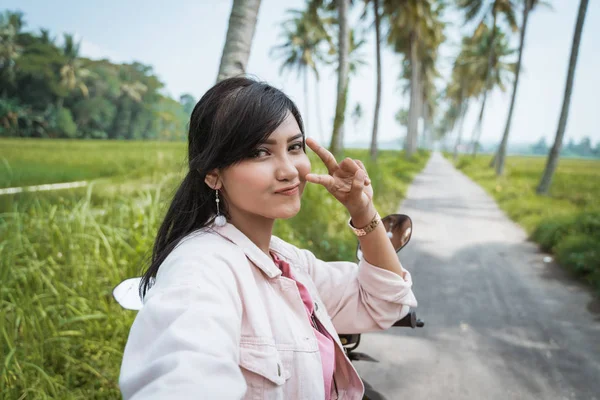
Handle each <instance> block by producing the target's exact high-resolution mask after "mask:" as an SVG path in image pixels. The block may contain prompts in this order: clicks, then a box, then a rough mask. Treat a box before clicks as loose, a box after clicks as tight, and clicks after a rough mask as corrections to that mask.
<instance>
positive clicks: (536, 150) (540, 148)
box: [531, 136, 548, 155]
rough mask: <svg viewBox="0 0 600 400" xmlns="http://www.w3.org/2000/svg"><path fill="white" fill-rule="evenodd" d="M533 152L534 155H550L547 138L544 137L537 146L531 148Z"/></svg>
mask: <svg viewBox="0 0 600 400" xmlns="http://www.w3.org/2000/svg"><path fill="white" fill-rule="evenodd" d="M531 151H532V153H533V154H540V155H541V154H548V144H547V143H546V138H545V137H544V136H542V137H541V138H540V140H538V141H537V143H536V144H534V145H533V146H531Z"/></svg>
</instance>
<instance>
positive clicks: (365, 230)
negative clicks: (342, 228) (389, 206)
mask: <svg viewBox="0 0 600 400" xmlns="http://www.w3.org/2000/svg"><path fill="white" fill-rule="evenodd" d="M380 222H381V217H380V216H379V213H378V212H376V213H375V216H374V217H373V219H372V220H371V222H369V224H368V225H367V226H365V227H364V228H355V227H354V226H352V218H350V219H349V220H348V226H349V227H350V229H352V232H354V234H355V235H356V236H359V237H360V236H365V235H366V234H368V233H371V232H373V231H374V230H375V228H377V225H379V223H380Z"/></svg>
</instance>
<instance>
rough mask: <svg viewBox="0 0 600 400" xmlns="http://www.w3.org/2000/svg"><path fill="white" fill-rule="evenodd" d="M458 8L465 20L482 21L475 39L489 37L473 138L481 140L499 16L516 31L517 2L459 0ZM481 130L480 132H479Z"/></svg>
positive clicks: (475, 144) (474, 143)
mask: <svg viewBox="0 0 600 400" xmlns="http://www.w3.org/2000/svg"><path fill="white" fill-rule="evenodd" d="M458 7H459V8H462V9H463V10H464V11H465V20H466V21H467V22H472V21H475V20H477V19H479V20H480V22H479V24H478V26H477V29H476V30H475V34H474V38H477V37H478V36H480V35H482V34H486V31H487V32H491V34H490V33H487V35H489V38H487V40H488V42H489V45H488V50H489V53H488V54H487V56H488V69H487V72H486V77H485V82H486V85H485V88H486V90H485V91H484V92H483V101H482V107H481V112H480V116H479V119H478V122H477V124H476V125H475V131H474V132H473V137H474V138H475V137H476V138H479V137H480V136H481V125H482V121H483V113H484V111H485V104H486V100H487V95H488V91H487V87H490V86H493V85H492V84H491V83H490V82H489V80H490V79H492V77H491V73H492V67H491V65H492V63H493V62H494V57H495V55H494V51H495V50H496V46H495V41H496V33H497V32H499V31H498V30H497V29H496V28H497V27H498V16H503V17H504V19H505V20H506V23H507V24H508V26H509V27H510V28H511V29H512V30H513V31H516V30H517V29H518V27H517V22H516V18H515V9H516V5H515V1H514V0H458ZM489 19H491V29H490V28H489V26H488V24H489V21H488V20H489ZM477 130H479V132H477ZM477 143H478V141H477V142H473V156H475V155H476V154H477Z"/></svg>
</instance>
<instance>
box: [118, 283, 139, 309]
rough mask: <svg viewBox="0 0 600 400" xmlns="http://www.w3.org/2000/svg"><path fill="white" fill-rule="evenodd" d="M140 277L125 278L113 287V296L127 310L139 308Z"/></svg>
mask: <svg viewBox="0 0 600 400" xmlns="http://www.w3.org/2000/svg"><path fill="white" fill-rule="evenodd" d="M141 281H142V278H141V277H138V278H129V279H125V280H124V281H123V282H121V283H119V284H118V285H117V286H116V287H115V288H114V289H113V297H114V298H115V300H116V301H117V303H119V304H120V305H121V307H123V308H125V309H127V310H141V309H142V306H143V305H144V304H143V303H142V299H141V298H140V292H139V287H140V282H141Z"/></svg>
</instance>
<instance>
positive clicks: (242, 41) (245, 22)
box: [217, 0, 260, 82]
mask: <svg viewBox="0 0 600 400" xmlns="http://www.w3.org/2000/svg"><path fill="white" fill-rule="evenodd" d="M259 8H260V0H233V6H232V7H231V14H230V16H229V26H228V28H227V37H226V38H225V46H223V54H222V55H221V64H220V65H219V73H218V75H217V82H219V81H222V80H223V79H226V78H230V77H232V76H236V75H240V74H243V73H245V72H246V65H247V64H248V58H250V48H251V47H252V39H253V38H254V31H255V28H256V19H257V17H258V9H259Z"/></svg>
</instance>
